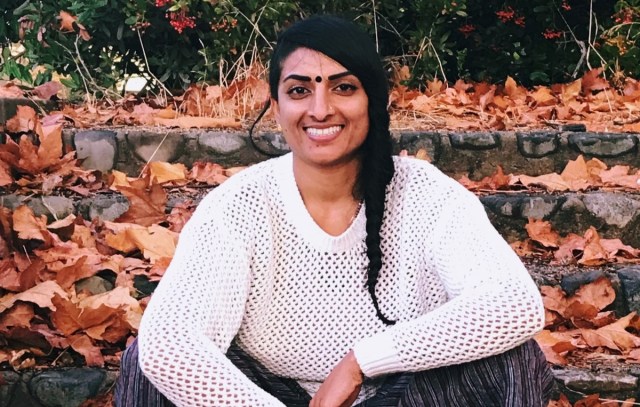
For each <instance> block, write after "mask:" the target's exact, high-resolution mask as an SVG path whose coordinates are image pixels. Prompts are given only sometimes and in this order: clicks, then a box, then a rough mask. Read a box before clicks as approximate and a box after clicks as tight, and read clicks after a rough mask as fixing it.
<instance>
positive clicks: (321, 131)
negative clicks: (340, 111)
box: [306, 126, 342, 136]
mask: <svg viewBox="0 0 640 407" xmlns="http://www.w3.org/2000/svg"><path fill="white" fill-rule="evenodd" d="M341 128H342V127H341V126H332V127H328V128H326V129H316V128H315V127H307V128H306V131H307V133H309V135H311V136H328V135H330V134H334V133H337V132H339V131H340V129H341Z"/></svg>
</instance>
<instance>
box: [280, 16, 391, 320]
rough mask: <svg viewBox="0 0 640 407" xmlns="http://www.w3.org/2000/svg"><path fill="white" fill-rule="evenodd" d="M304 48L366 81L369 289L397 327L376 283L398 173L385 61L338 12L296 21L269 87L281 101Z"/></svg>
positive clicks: (362, 184)
mask: <svg viewBox="0 0 640 407" xmlns="http://www.w3.org/2000/svg"><path fill="white" fill-rule="evenodd" d="M298 48H309V49H312V50H315V51H318V52H320V53H322V54H324V55H326V56H328V57H329V58H331V59H333V60H335V61H337V62H338V63H340V64H341V65H342V66H344V67H345V68H347V69H348V70H349V71H350V72H351V73H353V74H354V75H355V76H356V77H357V78H358V79H359V80H360V82H361V83H362V86H363V88H364V90H365V92H366V94H367V98H368V100H369V133H368V134H367V138H366V139H365V141H364V143H363V145H362V147H361V152H362V166H361V169H360V173H359V174H358V177H357V179H356V186H355V189H354V196H356V197H358V198H360V197H361V198H363V199H364V202H365V208H366V210H365V214H366V217H367V238H366V244H367V257H368V258H369V265H368V266H367V289H368V290H369V294H370V295H371V298H372V300H373V305H374V307H375V310H376V314H377V315H378V318H380V319H381V320H382V321H383V322H384V323H385V324H387V325H393V324H394V323H395V321H391V320H389V319H388V318H387V317H385V316H384V314H383V313H382V312H381V311H380V306H379V304H378V299H377V297H376V290H375V288H376V283H377V281H378V275H379V274H380V269H381V268H382V250H381V249H380V228H381V227H382V221H383V215H384V206H385V196H386V194H385V192H386V188H387V185H388V184H389V182H391V178H393V174H394V166H393V159H392V158H391V152H392V151H391V150H392V143H391V134H390V133H389V112H388V111H387V103H388V100H389V87H388V83H387V77H386V75H385V72H384V68H383V66H382V62H381V60H380V57H379V56H378V53H377V51H376V48H375V46H374V44H373V41H372V40H371V38H370V37H369V36H368V35H367V34H366V33H365V32H364V31H362V30H361V29H360V28H359V27H358V26H356V25H355V24H354V23H351V22H349V21H346V20H343V19H341V18H338V17H334V16H326V15H323V16H314V17H311V18H308V19H306V20H302V21H299V22H297V23H295V24H293V25H292V26H291V27H290V28H288V29H287V30H286V31H284V32H283V33H282V34H280V36H279V37H278V42H277V44H276V48H275V50H274V52H273V55H272V57H271V63H270V71H269V87H270V89H271V96H272V97H273V98H274V99H275V100H277V98H278V83H279V81H280V74H281V69H282V64H283V63H284V60H285V59H286V58H287V57H288V56H289V55H290V54H291V53H292V52H293V51H295V50H296V49H298Z"/></svg>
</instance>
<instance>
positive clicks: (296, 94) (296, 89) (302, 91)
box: [287, 86, 309, 99]
mask: <svg viewBox="0 0 640 407" xmlns="http://www.w3.org/2000/svg"><path fill="white" fill-rule="evenodd" d="M307 93H309V89H307V88H305V87H303V86H293V87H291V88H290V89H289V90H287V95H289V96H291V97H292V98H293V99H299V98H301V97H303V96H304V95H306V94H307Z"/></svg>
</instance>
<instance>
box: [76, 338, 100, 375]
mask: <svg viewBox="0 0 640 407" xmlns="http://www.w3.org/2000/svg"><path fill="white" fill-rule="evenodd" d="M69 345H70V346H71V348H72V349H73V350H75V351H76V352H78V353H79V354H81V355H82V356H84V360H85V362H86V363H87V366H95V367H103V366H104V357H103V356H102V352H100V348H99V347H97V346H95V345H94V344H93V342H92V340H91V338H89V337H88V336H87V335H84V334H80V335H72V336H70V337H69Z"/></svg>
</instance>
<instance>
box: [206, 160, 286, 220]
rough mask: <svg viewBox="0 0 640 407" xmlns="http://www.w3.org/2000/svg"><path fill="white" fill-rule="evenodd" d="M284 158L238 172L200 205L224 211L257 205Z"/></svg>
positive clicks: (209, 194) (264, 162) (207, 196)
mask: <svg viewBox="0 0 640 407" xmlns="http://www.w3.org/2000/svg"><path fill="white" fill-rule="evenodd" d="M282 158H283V157H278V158H273V159H270V160H266V161H263V162H260V163H258V164H254V165H252V166H250V167H247V168H246V169H244V170H242V171H240V172H238V173H237V174H235V175H233V176H232V177H230V178H229V179H227V180H226V181H225V182H224V183H222V184H221V185H219V186H218V187H216V188H215V189H213V190H211V191H210V192H209V193H208V194H207V195H206V196H205V198H204V199H203V200H202V202H201V204H200V205H201V206H213V207H217V208H219V209H222V208H224V207H225V206H229V205H232V206H237V205H241V206H243V205H252V204H256V203H257V202H258V201H260V200H262V199H263V198H264V195H265V193H267V192H268V191H269V188H268V184H269V183H270V180H271V178H272V177H273V174H274V172H275V171H276V168H277V167H278V165H279V161H280V160H282Z"/></svg>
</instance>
